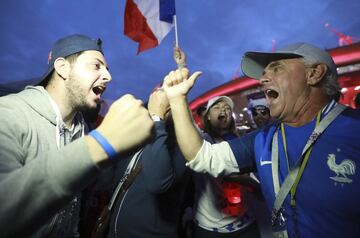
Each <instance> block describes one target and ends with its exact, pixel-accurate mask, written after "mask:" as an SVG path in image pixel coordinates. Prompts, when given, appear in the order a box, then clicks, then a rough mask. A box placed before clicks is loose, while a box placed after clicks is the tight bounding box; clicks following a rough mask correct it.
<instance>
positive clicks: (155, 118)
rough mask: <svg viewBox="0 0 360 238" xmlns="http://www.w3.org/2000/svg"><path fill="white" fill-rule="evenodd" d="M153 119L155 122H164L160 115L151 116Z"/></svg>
mask: <svg viewBox="0 0 360 238" xmlns="http://www.w3.org/2000/svg"><path fill="white" fill-rule="evenodd" d="M151 119H152V120H153V121H162V119H161V118H160V117H159V116H158V115H155V114H153V115H151Z"/></svg>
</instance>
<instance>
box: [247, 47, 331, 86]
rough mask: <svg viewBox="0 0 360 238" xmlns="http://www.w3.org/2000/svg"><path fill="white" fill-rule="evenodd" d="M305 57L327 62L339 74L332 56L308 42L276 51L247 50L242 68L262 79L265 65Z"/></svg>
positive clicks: (253, 76) (250, 75)
mask: <svg viewBox="0 0 360 238" xmlns="http://www.w3.org/2000/svg"><path fill="white" fill-rule="evenodd" d="M299 57H303V58H305V59H310V60H313V61H315V62H317V63H325V64H326V65H327V66H328V68H329V69H330V71H331V72H332V73H333V74H334V75H337V70H336V64H335V63H334V60H333V59H332V58H331V56H330V55H329V54H328V53H327V52H326V51H325V50H322V49H320V48H318V47H316V46H313V45H311V44H307V43H296V44H292V45H288V46H287V47H284V48H282V49H279V50H276V51H275V52H271V53H269V52H254V51H249V52H246V53H245V55H244V57H243V59H242V61H241V69H242V71H243V72H244V74H245V75H246V76H248V77H250V78H254V79H260V78H261V76H262V74H263V72H264V69H265V67H266V66H267V65H268V64H269V63H271V62H272V61H276V60H282V59H292V58H299Z"/></svg>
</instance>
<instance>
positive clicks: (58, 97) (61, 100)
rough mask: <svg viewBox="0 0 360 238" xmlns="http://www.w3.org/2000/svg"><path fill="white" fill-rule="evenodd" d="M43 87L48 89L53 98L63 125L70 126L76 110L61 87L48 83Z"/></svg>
mask: <svg viewBox="0 0 360 238" xmlns="http://www.w3.org/2000/svg"><path fill="white" fill-rule="evenodd" d="M45 89H46V90H47V91H48V93H49V95H50V97H51V98H52V99H53V100H54V102H55V103H56V105H57V106H58V108H59V111H60V115H61V118H62V120H63V121H64V123H65V125H66V126H67V127H68V128H71V126H72V124H73V121H74V118H75V115H76V111H75V110H74V109H73V108H72V107H71V106H70V105H69V103H68V101H67V99H66V93H65V90H64V88H63V87H59V85H56V84H51V83H49V84H48V85H47V86H46V87H45Z"/></svg>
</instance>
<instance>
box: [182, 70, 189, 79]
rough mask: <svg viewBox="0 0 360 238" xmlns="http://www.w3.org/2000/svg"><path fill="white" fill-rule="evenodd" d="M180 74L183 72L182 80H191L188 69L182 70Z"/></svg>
mask: <svg viewBox="0 0 360 238" xmlns="http://www.w3.org/2000/svg"><path fill="white" fill-rule="evenodd" d="M180 72H181V77H182V78H184V79H187V78H189V70H188V69H187V68H181V69H180Z"/></svg>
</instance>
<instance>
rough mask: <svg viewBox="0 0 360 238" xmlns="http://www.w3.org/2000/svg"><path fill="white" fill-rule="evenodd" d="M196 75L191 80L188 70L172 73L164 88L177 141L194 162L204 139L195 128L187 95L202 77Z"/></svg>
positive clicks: (198, 73) (167, 77) (188, 157)
mask: <svg viewBox="0 0 360 238" xmlns="http://www.w3.org/2000/svg"><path fill="white" fill-rule="evenodd" d="M200 74H201V72H196V73H194V74H193V75H192V76H191V77H190V78H189V79H188V75H189V71H188V70H187V69H186V68H182V69H178V70H176V71H172V72H170V73H169V74H168V75H167V76H166V77H165V79H164V84H163V88H164V90H165V92H166V94H167V97H168V99H169V103H170V107H171V112H172V116H173V120H174V125H175V133H176V139H177V141H178V144H179V147H180V149H181V152H182V153H183V155H184V157H185V159H186V160H187V161H190V160H193V159H194V158H195V156H196V154H197V152H198V151H199V150H200V148H201V146H202V144H203V139H202V138H201V136H200V134H199V132H198V130H197V129H196V128H195V126H194V124H193V120H192V116H191V112H190V110H189V107H188V104H187V100H186V95H187V93H188V92H189V91H190V89H191V88H192V86H193V85H194V83H195V80H196V79H197V78H198V77H199V76H200Z"/></svg>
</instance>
